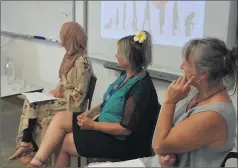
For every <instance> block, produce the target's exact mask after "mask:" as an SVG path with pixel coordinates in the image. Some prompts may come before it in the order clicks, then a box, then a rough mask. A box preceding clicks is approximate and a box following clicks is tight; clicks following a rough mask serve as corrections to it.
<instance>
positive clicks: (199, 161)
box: [141, 89, 236, 167]
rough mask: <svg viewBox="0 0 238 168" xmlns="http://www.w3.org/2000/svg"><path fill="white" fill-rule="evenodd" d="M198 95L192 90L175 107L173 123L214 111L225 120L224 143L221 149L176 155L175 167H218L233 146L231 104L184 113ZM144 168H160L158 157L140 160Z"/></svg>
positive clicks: (233, 132)
mask: <svg viewBox="0 0 238 168" xmlns="http://www.w3.org/2000/svg"><path fill="white" fill-rule="evenodd" d="M197 93H198V91H197V90H195V89H194V90H192V91H191V92H190V93H189V95H188V96H187V97H186V98H185V99H183V100H182V101H180V102H179V103H178V104H177V105H176V110H175V115H174V120H173V123H174V125H176V124H179V123H180V122H181V121H183V120H185V119H187V118H188V117H189V116H191V115H193V114H196V113H201V112H206V111H215V112H217V113H219V114H220V115H221V116H222V117H223V118H224V120H225V122H226V126H227V139H226V143H225V145H224V146H223V147H221V148H210V147H207V146H203V147H201V148H198V149H196V150H194V151H191V152H186V153H182V154H177V155H176V163H175V165H174V166H175V167H220V166H221V164H222V162H223V160H224V158H225V157H226V155H227V154H228V153H229V152H230V151H231V150H232V149H233V148H234V146H235V134H236V112H235V107H234V105H233V103H224V102H216V103H212V104H207V105H201V106H197V107H194V108H192V109H190V110H188V111H187V112H186V108H187V106H188V104H189V103H190V101H191V100H192V98H193V97H194V96H195V95H196V94H197ZM141 160H142V162H143V163H144V164H145V166H146V167H153V166H156V167H160V165H159V156H158V155H155V156H153V157H151V158H141Z"/></svg>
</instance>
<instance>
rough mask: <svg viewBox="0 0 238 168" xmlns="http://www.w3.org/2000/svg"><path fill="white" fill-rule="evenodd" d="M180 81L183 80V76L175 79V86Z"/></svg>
mask: <svg viewBox="0 0 238 168" xmlns="http://www.w3.org/2000/svg"><path fill="white" fill-rule="evenodd" d="M182 80H183V76H180V77H179V78H178V79H177V81H176V84H180V83H181V81H182Z"/></svg>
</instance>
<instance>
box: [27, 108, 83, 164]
mask: <svg viewBox="0 0 238 168" xmlns="http://www.w3.org/2000/svg"><path fill="white" fill-rule="evenodd" d="M72 117H73V113H72V112H58V113H56V115H55V116H54V118H53V119H52V121H51V123H50V125H49V127H48V129H47V131H46V134H45V137H44V140H43V141H42V143H41V145H40V148H39V150H38V152H37V153H36V155H35V157H34V158H33V159H32V161H31V163H30V164H29V165H28V167H33V166H39V167H40V166H42V165H43V164H44V162H45V161H47V159H48V158H49V157H50V156H51V155H52V154H53V152H55V154H56V162H55V167H57V168H60V167H69V166H70V156H79V155H78V153H77V150H76V147H75V144H74V139H73V133H72V131H73V129H72ZM59 145H61V146H60V148H59V150H56V149H57V148H58V147H59Z"/></svg>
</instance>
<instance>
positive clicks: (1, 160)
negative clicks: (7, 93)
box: [0, 100, 24, 168]
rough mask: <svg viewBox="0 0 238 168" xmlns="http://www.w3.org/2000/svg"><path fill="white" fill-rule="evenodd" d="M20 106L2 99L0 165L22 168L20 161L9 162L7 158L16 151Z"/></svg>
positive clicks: (3, 167)
mask: <svg viewBox="0 0 238 168" xmlns="http://www.w3.org/2000/svg"><path fill="white" fill-rule="evenodd" d="M20 114H21V113H20V108H19V107H17V106H15V105H13V104H10V103H8V102H6V101H4V100H1V115H0V117H1V118H0V124H1V125H0V128H1V129H0V131H1V136H0V138H1V141H0V142H1V144H0V145H1V148H0V149H1V157H0V166H1V167H2V168H5V167H9V168H22V167H24V166H22V165H21V164H20V162H19V161H15V162H12V163H10V164H8V163H7V158H8V157H9V156H10V155H11V153H12V152H13V151H14V148H15V146H16V143H15V137H16V133H17V129H18V125H19V118H20Z"/></svg>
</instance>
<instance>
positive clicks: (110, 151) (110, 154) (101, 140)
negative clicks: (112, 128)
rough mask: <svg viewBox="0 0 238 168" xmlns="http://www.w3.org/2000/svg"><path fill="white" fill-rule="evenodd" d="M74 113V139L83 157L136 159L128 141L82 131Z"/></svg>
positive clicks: (100, 133) (99, 133)
mask: <svg viewBox="0 0 238 168" xmlns="http://www.w3.org/2000/svg"><path fill="white" fill-rule="evenodd" d="M79 114H81V113H78V112H74V113H73V123H72V125H73V137H74V143H75V146H76V149H77V152H78V154H79V155H80V156H83V157H103V158H115V159H122V160H123V159H125V160H127V159H134V158H135V157H136V156H135V154H133V153H134V152H133V149H131V147H130V145H129V144H128V143H127V140H118V139H116V138H115V137H113V136H112V135H109V134H105V133H102V132H99V131H94V130H81V129H80V126H79V125H78V123H77V116H78V115H79Z"/></svg>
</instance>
